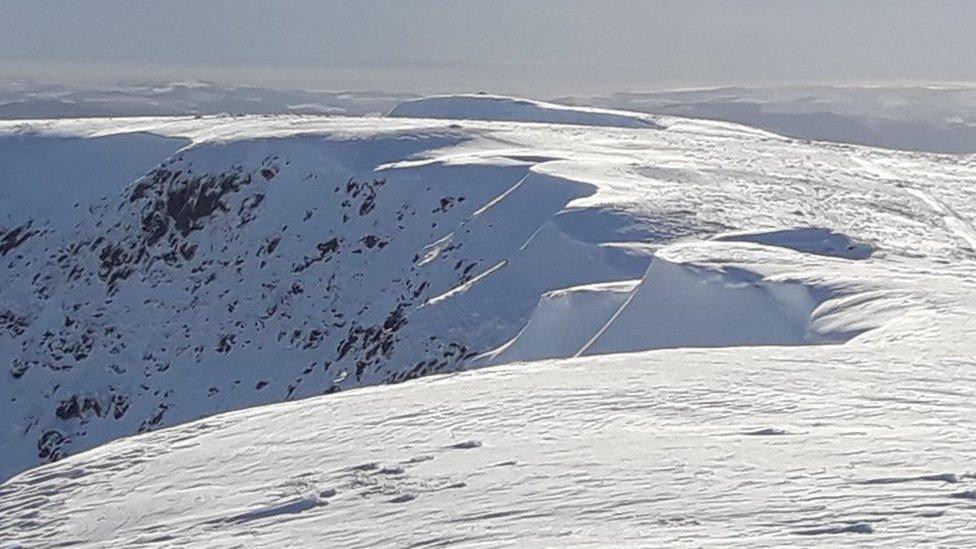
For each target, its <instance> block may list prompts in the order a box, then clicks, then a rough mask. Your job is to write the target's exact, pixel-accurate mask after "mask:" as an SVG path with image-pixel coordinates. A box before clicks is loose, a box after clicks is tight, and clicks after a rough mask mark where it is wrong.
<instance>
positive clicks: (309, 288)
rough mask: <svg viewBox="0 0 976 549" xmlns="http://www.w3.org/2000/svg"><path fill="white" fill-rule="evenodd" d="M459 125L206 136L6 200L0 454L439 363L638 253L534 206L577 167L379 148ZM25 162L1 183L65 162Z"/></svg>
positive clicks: (488, 344)
mask: <svg viewBox="0 0 976 549" xmlns="http://www.w3.org/2000/svg"><path fill="white" fill-rule="evenodd" d="M131 137H133V138H134V139H142V138H141V137H138V135H133V136H131ZM9 139H11V140H17V139H21V138H19V137H11V138H9ZM48 139H49V140H51V141H52V142H53V143H55V144H59V143H60V142H59V141H58V139H57V138H54V137H51V138H48ZM115 139H121V137H117V138H115ZM160 139H162V138H160ZM79 141H82V142H84V140H79ZM173 141H177V142H178V141H180V140H172V139H171V140H169V141H168V142H169V143H172V142H173ZM460 141H462V136H459V135H446V134H443V132H441V135H437V134H431V135H412V136H404V135H379V136H375V137H372V138H369V139H358V140H357V139H352V140H349V139H345V140H344V139H331V138H326V137H310V136H291V137H287V138H275V139H256V140H233V141H229V142H228V141H223V142H205V143H201V144H199V145H195V146H192V147H190V148H187V149H184V150H181V151H179V152H178V153H175V154H174V155H173V156H172V157H170V158H168V159H167V158H166V157H165V156H164V157H163V160H162V162H160V164H159V165H158V166H157V167H155V168H152V169H150V170H149V171H148V172H147V173H146V174H145V175H144V176H142V177H138V178H133V179H135V181H131V182H124V180H116V181H115V185H116V186H117V187H116V188H114V189H112V190H111V192H106V194H105V196H104V198H102V197H98V196H96V197H91V196H89V197H86V199H85V204H84V205H83V206H79V207H78V208H69V207H67V206H66V205H63V204H62V205H61V209H62V210H65V211H61V212H59V214H58V215H56V216H49V215H44V212H43V211H42V212H40V213H37V212H30V211H29V210H28V211H23V210H20V209H11V210H6V211H5V212H4V214H5V215H6V217H7V218H8V219H9V220H10V221H8V223H9V225H5V226H4V227H3V228H2V229H0V254H2V256H3V259H4V260H5V261H4V265H3V270H2V276H3V279H4V285H3V288H2V290H0V315H2V316H0V319H2V323H0V327H2V329H3V330H2V335H0V349H2V350H3V355H4V357H6V359H7V360H6V363H5V364H4V367H5V368H4V369H5V370H6V371H5V372H4V376H5V378H6V379H5V383H4V393H5V395H4V396H6V397H7V398H5V399H4V401H3V405H2V406H3V408H4V409H5V411H6V412H7V414H6V416H7V417H10V418H12V421H10V422H9V424H8V425H7V426H6V428H5V430H4V431H3V438H2V444H3V445H4V447H5V448H9V451H7V452H6V454H5V458H6V459H4V460H3V465H2V468H0V474H3V475H9V474H11V473H14V472H17V471H18V470H21V469H23V468H25V467H28V466H31V465H34V464H36V463H38V462H45V461H53V460H57V459H60V458H62V457H64V456H65V455H68V454H70V453H74V452H76V451H78V450H83V449H87V448H89V447H91V446H93V445H95V444H98V443H101V442H104V441H106V440H110V439H112V438H116V437H118V436H123V435H128V434H133V433H136V432H141V431H145V430H149V429H153V428H157V427H160V426H165V425H170V424H173V423H177V422H181V421H186V420H190V419H194V418H197V417H200V416H203V415H208V414H212V413H215V412H219V411H223V410H228V409H233V408H240V407H244V406H249V405H256V404H262V403H268V402H275V401H281V400H291V399H295V398H301V397H307V396H312V395H318V394H322V393H330V392H335V391H339V390H342V389H348V388H351V387H357V386H361V385H371V384H377V383H389V382H399V381H404V380H407V379H411V378H414V377H417V376H420V375H424V374H430V373H436V372H445V371H451V370H455V369H457V368H459V367H460V366H462V365H463V364H464V363H465V362H466V361H467V360H468V359H470V358H471V357H473V356H475V355H477V354H479V353H481V352H484V351H486V350H488V349H491V348H493V347H495V346H497V345H499V344H501V343H502V342H504V341H505V340H506V339H508V338H510V337H511V336H512V335H514V334H515V333H516V332H517V331H518V329H519V328H520V327H521V326H522V324H523V323H524V320H525V317H526V315H527V314H528V313H529V312H530V311H531V308H532V306H533V304H534V302H535V301H536V300H537V299H538V296H539V294H540V293H542V292H544V291H548V290H553V289H556V288H560V287H564V286H570V285H574V284H580V283H593V282H601V281H607V280H619V279H622V278H631V277H634V276H636V275H638V274H639V273H640V272H641V271H642V270H643V269H644V268H645V267H646V265H647V262H648V261H649V258H648V256H647V254H646V253H643V252H640V251H638V252H631V251H629V250H627V249H613V248H608V249H604V248H601V247H600V246H599V243H598V242H593V243H591V242H579V241H576V240H574V239H573V238H571V237H569V236H567V235H565V234H564V233H563V232H562V231H560V230H559V229H558V228H556V227H555V226H554V225H552V223H551V222H549V219H550V218H551V217H552V216H553V215H554V214H556V213H558V212H560V211H562V210H563V209H564V207H565V206H566V204H567V203H568V202H569V201H571V200H573V199H575V198H579V197H582V196H585V195H588V194H592V192H593V187H592V186H589V185H584V184H580V183H576V182H572V181H568V180H564V179H560V178H556V177H552V176H547V175H543V174H537V173H532V172H531V171H530V170H529V168H530V164H529V163H527V162H524V161H511V160H504V159H501V160H502V161H496V162H495V163H494V164H487V165H480V166H479V165H473V166H466V165H448V164H445V163H440V162H438V163H425V164H422V165H417V166H409V165H407V166H401V167H392V166H387V167H384V165H387V164H389V163H390V162H395V161H400V160H403V159H407V158H411V157H414V156H415V155H417V154H418V153H421V152H424V151H433V150H438V149H443V148H445V147H450V146H453V145H456V144H457V143H459V142H460ZM38 148H39V149H40V151H37V152H38V154H41V153H43V152H44V150H43V145H38ZM174 149H175V147H174ZM123 150H124V149H123ZM172 152H173V151H165V152H164V154H165V155H166V156H168V155H169V154H170V153H172ZM82 166H84V162H83V160H79V165H78V166H76V167H75V169H78V170H80V169H84V168H83V167H82ZM93 168H94V169H100V170H102V173H110V174H111V173H115V172H114V171H113V170H112V169H111V167H108V166H98V165H96V166H93ZM46 170H47V172H46ZM121 171H122V172H123V173H128V172H126V171H125V169H124V166H123V169H122V170H121ZM35 173H36V174H37V175H38V176H41V175H45V173H47V176H46V177H47V179H48V180H47V181H44V180H43V178H40V179H39V178H38V177H35V178H30V177H24V176H22V175H21V173H20V172H16V174H17V177H18V179H17V180H7V179H5V185H9V186H10V187H9V188H10V189H15V188H16V187H17V186H18V185H23V184H24V182H28V181H32V179H38V180H40V181H41V185H48V186H49V188H50V187H54V186H56V185H57V184H61V181H60V179H61V178H62V177H70V174H65V173H62V172H60V171H58V170H54V171H53V173H52V172H51V170H49V169H48V168H47V167H46V166H44V165H42V166H37V167H36V172H35ZM85 177H86V178H97V174H86V175H85ZM45 190H46V189H43V188H40V189H35V190H34V191H33V195H29V196H32V197H33V200H34V201H37V202H39V203H45V202H46V201H47V200H49V199H48V198H47V197H45V196H44V195H45ZM17 192H20V193H24V194H25V196H24V197H23V198H22V201H23V202H24V203H29V202H31V199H30V198H29V196H28V194H27V191H26V190H24V189H23V188H21V189H19V190H16V191H15V192H12V193H11V194H13V195H16V193H17ZM75 192H76V193H77V192H78V190H77V189H75ZM50 200H53V201H57V200H58V199H57V198H56V197H52V198H50ZM79 200H80V199H79ZM35 209H36V208H35ZM71 210H75V211H71ZM78 210H80V211H83V212H84V213H83V214H80V215H79V214H78V213H77V212H78ZM7 227H9V228H7ZM557 244H558V245H557ZM581 258H587V261H586V265H585V266H584V267H582V268H581V267H580V266H579V265H578V264H577V263H578V261H579V260H580V259H581Z"/></svg>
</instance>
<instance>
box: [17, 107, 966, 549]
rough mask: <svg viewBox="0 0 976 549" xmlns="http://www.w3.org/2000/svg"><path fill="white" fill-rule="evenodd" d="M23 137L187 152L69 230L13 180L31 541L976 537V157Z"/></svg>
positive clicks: (368, 136) (340, 127) (94, 130)
mask: <svg viewBox="0 0 976 549" xmlns="http://www.w3.org/2000/svg"><path fill="white" fill-rule="evenodd" d="M0 131H2V132H3V134H4V135H8V136H11V137H10V138H14V137H16V136H20V135H24V133H25V132H29V133H31V134H32V135H41V136H47V137H49V138H50V139H62V138H66V139H67V138H70V139H76V140H78V141H80V142H89V141H93V140H96V139H104V138H106V137H110V136H115V138H116V139H119V140H120V141H121V142H125V138H126V137H127V136H134V135H142V136H145V135H146V133H145V132H150V133H151V134H153V135H158V136H162V137H161V138H169V139H173V140H185V142H186V143H189V145H188V146H186V147H184V148H182V149H181V150H179V151H175V150H174V151H173V152H167V153H166V155H167V157H166V158H161V159H160V160H159V162H158V164H157V165H156V166H155V167H151V166H150V167H146V168H145V169H146V170H147V171H146V173H145V174H144V175H143V176H141V177H135V178H133V179H132V180H131V181H130V182H128V183H122V182H119V183H118V187H117V189H116V190H115V191H113V192H110V193H100V194H99V195H98V196H91V197H87V199H86V201H84V202H79V205H78V207H77V208H74V207H73V206H72V207H71V208H70V209H69V208H67V207H61V208H58V209H57V211H58V212H61V213H60V215H62V216H64V215H68V214H70V213H71V211H72V210H77V211H78V213H76V214H71V217H69V218H68V219H65V218H63V217H59V218H55V217H53V216H51V217H49V216H48V214H47V213H45V212H48V211H54V210H45V209H43V208H39V209H35V210H30V209H25V210H24V211H19V210H18V207H15V206H12V207H9V208H8V207H7V206H6V204H5V203H4V204H0V208H2V211H0V214H2V217H0V219H2V220H3V224H2V226H0V229H2V231H3V233H2V236H0V239H2V241H3V242H9V243H10V248H9V250H8V251H7V252H6V253H5V254H4V255H2V256H0V277H2V278H0V283H2V284H0V356H2V357H3V360H4V361H6V363H7V365H8V367H9V370H8V373H5V374H4V376H5V377H4V379H3V383H2V384H0V403H2V404H0V406H2V410H3V413H4V415H5V417H8V418H10V420H9V421H8V423H7V424H6V426H5V428H4V430H3V431H2V435H0V436H2V439H0V445H2V446H0V447H2V448H3V457H4V460H3V465H4V469H3V471H4V472H5V474H13V473H16V472H18V471H22V470H24V469H27V468H29V467H32V466H35V465H38V464H40V463H42V462H46V461H52V460H58V462H57V463H53V464H48V465H44V466H42V467H39V468H35V469H33V470H30V471H27V472H24V473H21V474H19V475H17V476H15V477H14V478H12V479H11V480H9V481H8V482H7V483H6V484H4V485H3V486H2V487H0V540H2V541H4V542H10V543H18V544H23V545H26V546H33V545H38V544H41V545H55V544H59V543H61V544H68V543H74V544H78V545H82V546H85V545H90V546H103V545H134V546H138V545H180V544H185V545H194V546H197V545H212V546H226V545H235V544H249V545H253V544H258V545H296V544H306V545H309V544H311V545H340V546H372V545H377V544H379V545H397V546H409V545H411V544H417V545H424V544H428V545H430V544H446V545H450V544H462V545H474V544H485V545H498V544H505V543H510V544H519V545H533V544H535V545H554V544H555V545H579V544H583V545H594V546H606V545H646V544H648V541H649V540H650V541H651V542H652V543H651V544H654V545H658V544H660V545H676V544H677V545H681V544H691V545H728V544H743V545H753V546H755V545H780V546H781V545H819V544H823V543H835V542H855V543H860V544H879V545H885V544H886V545H914V544H919V543H936V544H941V545H958V544H960V543H962V542H963V541H964V540H966V539H968V537H971V535H972V533H973V532H972V531H971V526H970V525H969V523H970V521H969V520H968V518H967V517H968V514H967V513H968V507H967V505H968V502H970V501H971V492H972V491H973V490H974V489H976V488H974V485H973V479H972V472H971V470H970V469H971V467H970V463H971V462H972V458H973V455H972V452H970V451H969V450H968V445H967V444H966V443H965V441H966V440H968V437H967V433H969V432H971V430H972V429H973V427H974V425H973V421H972V414H971V413H969V408H970V406H969V404H970V402H971V400H972V397H973V394H972V391H971V390H970V389H969V387H970V386H971V385H972V382H973V380H972V379H970V377H971V376H969V374H968V373H967V372H969V371H970V370H972V367H973V366H974V359H973V356H974V353H973V351H974V348H973V344H972V341H974V337H973V336H974V335H976V333H974V332H976V302H974V299H973V296H974V295H976V293H974V290H976V278H974V277H976V248H974V247H973V242H974V238H976V237H974V234H976V232H974V231H972V230H971V229H972V226H973V220H974V219H976V196H974V194H976V176H974V173H976V171H974V168H976V166H974V165H973V163H972V160H971V159H967V158H962V157H958V158H956V157H945V156H931V155H925V154H910V153H899V152H886V151H879V150H872V149H864V148H859V147H854V146H842V145H824V144H816V143H807V142H795V141H790V140H787V139H784V138H780V137H777V136H774V135H770V134H766V133H763V132H760V131H754V130H750V129H747V128H742V127H738V126H734V125H729V124H724V123H710V122H694V121H680V120H669V121H668V124H667V128H665V129H657V128H622V127H585V126H580V125H568V124H567V125H558V124H551V125H546V124H538V123H533V124H521V123H512V122H502V121H491V122H477V121H472V120H465V121H461V122H459V121H451V120H445V121H435V120H429V119H427V120H413V119H402V118H383V119H320V118H302V117H272V118H262V117H245V118H239V119H233V118H212V119H208V118H203V119H140V120H114V121H109V120H97V121H96V120H89V121H64V122H57V123H55V122H37V123H31V124H28V125H27V126H23V125H14V124H9V125H6V126H0ZM135 132H143V133H135ZM52 142H53V141H52ZM174 142H176V141H174ZM45 168H50V167H49V166H45ZM70 168H71V169H73V170H79V171H83V170H84V169H85V168H84V166H83V165H79V166H77V167H75V166H72V167H70ZM96 168H97V169H98V170H99V171H100V172H101V174H102V175H101V176H96V175H92V174H87V175H86V176H85V177H86V178H89V180H93V179H99V180H104V181H106V182H109V181H117V180H118V179H119V177H120V175H121V172H118V173H112V170H110V169H109V168H108V167H106V166H100V167H99V166H96ZM37 173H43V172H42V171H41V166H39V167H38V172H37ZM0 177H6V176H5V175H2V174H0ZM103 178H104V179H103ZM123 180H125V179H123ZM18 181H20V179H18ZM33 181H35V182H36V185H37V187H36V191H35V192H36V194H35V195H34V197H35V198H31V196H30V195H23V199H22V200H21V201H20V202H18V204H31V203H38V204H40V203H42V202H43V201H42V200H41V197H44V196H46V195H47V194H49V193H50V192H51V191H50V189H52V188H53V186H52V185H53V184H54V183H53V181H54V180H53V179H51V178H47V179H46V178H43V177H38V178H34V179H33ZM59 181H60V179H59ZM0 183H2V187H0V188H2V189H4V190H7V189H10V188H12V185H13V184H14V181H12V180H10V179H2V180H0ZM106 184H108V183H106ZM103 194H104V198H103V197H102V195H103ZM10 235H13V236H10ZM607 353H615V354H613V355H612V356H611V355H608V354H607ZM577 355H578V358H570V357H574V356H577ZM539 358H550V359H557V360H550V361H547V362H536V363H533V364H529V365H524V366H493V367H492V368H485V369H479V370H477V371H472V372H466V373H463V374H459V375H451V376H438V377H433V378H428V379H413V378H417V377H422V376H425V375H427V374H437V373H450V372H455V371H457V370H463V369H465V368H468V367H476V366H483V365H486V364H499V363H500V362H504V361H513V360H534V359H539ZM408 379H410V380H411V382H410V383H405V384H398V385H396V386H389V387H372V388H365V389H364V388H362V387H363V386H365V385H378V384H387V383H393V382H399V381H405V380H408ZM352 388H357V390H355V391H347V389H352ZM337 391H338V392H339V393H338V394H329V395H325V396H318V397H316V398H313V399H304V400H301V401H299V402H290V403H282V404H278V405H274V406H270V407H265V408H259V409H252V410H243V411H239V412H234V413H230V414H225V415H215V414H220V413H221V412H225V411H227V410H231V409H235V408H241V407H247V406H254V405H258V404H267V403H273V402H280V401H283V400H292V399H298V398H302V397H312V396H316V395H321V394H322V393H335V392H337ZM198 418H204V419H202V420H201V421H198V422H196V423H185V422H187V421H190V420H194V419H198ZM179 423H183V425H181V426H177V427H174V428H172V429H166V430H161V431H158V432H151V433H143V434H141V435H138V436H135V437H131V438H127V439H124V440H117V441H115V442H111V443H109V444H107V445H104V446H101V447H99V448H95V449H93V450H91V451H89V452H85V453H81V454H78V452H81V451H82V450H87V449H91V448H94V447H95V446H97V445H99V444H102V443H105V442H107V441H110V440H112V439H117V438H121V437H125V436H128V435H132V434H135V433H138V432H140V431H154V430H157V429H159V428H162V427H167V426H172V425H175V424H179ZM73 454H78V455H73ZM61 458H65V459H61ZM828 537H829V541H827V540H828Z"/></svg>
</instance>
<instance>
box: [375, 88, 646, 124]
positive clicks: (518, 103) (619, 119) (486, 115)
mask: <svg viewBox="0 0 976 549" xmlns="http://www.w3.org/2000/svg"><path fill="white" fill-rule="evenodd" d="M388 116H395V117H406V118H448V119H452V120H471V119H473V120H507V121H517V122H538V123H542V124H576V125H581V126H613V127H619V128H661V126H660V125H659V124H658V123H657V122H656V121H655V119H654V118H653V117H651V116H649V115H646V114H638V113H636V112H626V111H615V110H609V109H596V108H589V107H570V106H566V105H557V104H553V103H546V102H543V101H532V100H528V99H518V98H514V97H507V96H503V95H485V94H476V95H442V96H433V97H421V98H419V99H411V100H408V101H404V102H402V103H400V104H399V105H397V106H396V107H394V108H393V109H392V110H391V111H390V112H389V114H388Z"/></svg>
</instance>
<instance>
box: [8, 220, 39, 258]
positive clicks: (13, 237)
mask: <svg viewBox="0 0 976 549" xmlns="http://www.w3.org/2000/svg"><path fill="white" fill-rule="evenodd" d="M32 224H33V222H31V221H28V222H27V223H25V224H23V225H20V226H18V227H14V228H13V229H10V230H9V231H4V230H3V228H0V256H4V255H7V254H8V253H9V252H10V251H11V250H13V249H14V248H17V247H18V246H20V245H21V244H23V243H24V242H26V241H27V239H28V238H30V237H32V236H34V235H36V234H39V233H40V231H38V230H33V231H32V230H31V225H32Z"/></svg>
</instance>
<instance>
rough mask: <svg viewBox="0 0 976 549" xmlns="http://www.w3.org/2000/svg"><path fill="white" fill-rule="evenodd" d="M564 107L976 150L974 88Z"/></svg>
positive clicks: (595, 101) (741, 90) (716, 92)
mask: <svg viewBox="0 0 976 549" xmlns="http://www.w3.org/2000/svg"><path fill="white" fill-rule="evenodd" d="M556 101H557V102H559V103H571V104H578V105H587V106H594V107H606V108H614V109H623V110H630V111H638V112H646V113H655V114H657V115H675V116H688V117H693V118H701V119H707V120H726V121H729V122H736V123H739V124H748V125H750V126H755V127H757V128H763V129H766V130H769V131H772V132H776V133H779V134H782V135H788V136H791V137H796V138H801V139H815V140H823V141H834V142H838V143H859V144H863V145H870V146H875V147H885V148H891V149H901V150H909V151H931V152H938V153H949V154H972V153H974V152H976V110H974V107H973V106H974V105H976V89H974V88H973V86H972V85H964V84H959V85H927V86H921V85H919V86H789V87H725V88H703V89H684V90H681V89H679V90H658V91H649V92H636V93H618V94H613V95H609V96H590V97H585V96H584V97H565V98H560V99H556Z"/></svg>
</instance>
